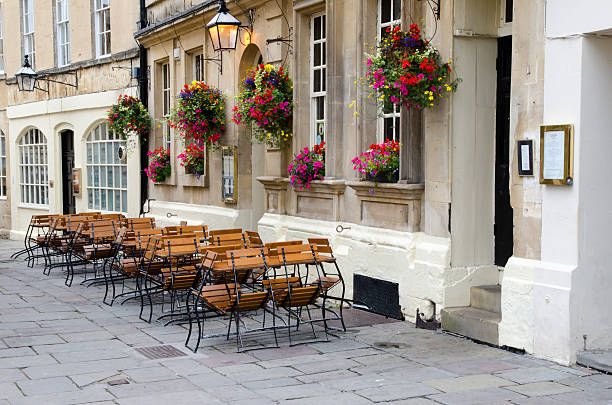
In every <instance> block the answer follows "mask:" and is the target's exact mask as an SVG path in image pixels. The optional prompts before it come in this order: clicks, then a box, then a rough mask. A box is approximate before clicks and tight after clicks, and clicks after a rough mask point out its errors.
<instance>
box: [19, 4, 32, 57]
mask: <svg viewBox="0 0 612 405" xmlns="http://www.w3.org/2000/svg"><path fill="white" fill-rule="evenodd" d="M21 27H22V34H23V37H22V38H23V56H24V57H25V55H28V58H29V61H30V65H32V68H33V69H34V68H35V66H36V63H35V62H36V60H35V58H36V52H35V47H34V0H22V1H21Z"/></svg>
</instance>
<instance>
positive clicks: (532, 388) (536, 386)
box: [505, 381, 581, 397]
mask: <svg viewBox="0 0 612 405" xmlns="http://www.w3.org/2000/svg"><path fill="white" fill-rule="evenodd" d="M505 388H506V389H509V390H511V391H514V392H518V393H519V394H523V395H526V396H528V397H543V396H547V395H556V394H565V393H568V392H576V391H581V390H580V389H578V388H576V387H568V386H567V385H563V384H559V383H556V382H549V381H545V382H536V383H531V384H523V385H515V386H511V387H505Z"/></svg>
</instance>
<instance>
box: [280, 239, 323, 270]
mask: <svg viewBox="0 0 612 405" xmlns="http://www.w3.org/2000/svg"><path fill="white" fill-rule="evenodd" d="M280 251H281V256H282V258H283V263H284V264H285V265H292V264H316V257H315V255H316V252H317V248H316V246H314V245H308V244H301V245H289V246H281V247H280Z"/></svg>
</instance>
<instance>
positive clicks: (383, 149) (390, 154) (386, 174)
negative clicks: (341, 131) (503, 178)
mask: <svg viewBox="0 0 612 405" xmlns="http://www.w3.org/2000/svg"><path fill="white" fill-rule="evenodd" d="M399 149H400V144H399V142H395V141H387V142H384V143H380V144H372V145H370V148H369V149H368V150H367V151H365V152H363V153H361V154H360V155H359V156H357V157H355V158H354V159H353V160H351V163H353V170H356V171H357V172H359V173H360V174H361V175H362V176H364V177H365V179H366V180H370V181H373V182H375V183H397V181H398V179H399V166H400V162H399Z"/></svg>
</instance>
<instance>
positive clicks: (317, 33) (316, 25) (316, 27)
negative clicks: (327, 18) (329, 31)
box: [313, 17, 321, 41]
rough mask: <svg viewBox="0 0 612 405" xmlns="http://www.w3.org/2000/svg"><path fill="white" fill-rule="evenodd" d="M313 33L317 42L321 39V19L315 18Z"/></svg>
mask: <svg viewBox="0 0 612 405" xmlns="http://www.w3.org/2000/svg"><path fill="white" fill-rule="evenodd" d="M313 33H314V40H315V41H317V40H319V39H321V17H315V19H314V27H313Z"/></svg>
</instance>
